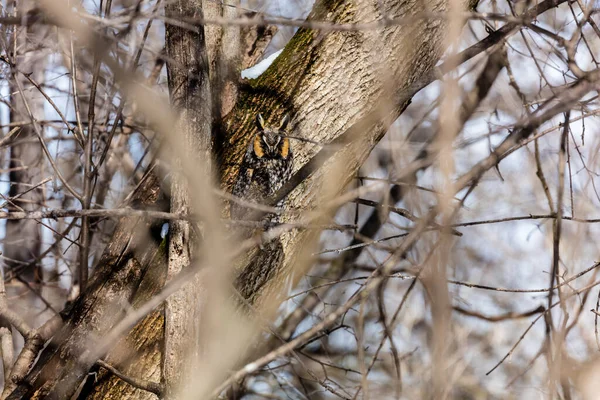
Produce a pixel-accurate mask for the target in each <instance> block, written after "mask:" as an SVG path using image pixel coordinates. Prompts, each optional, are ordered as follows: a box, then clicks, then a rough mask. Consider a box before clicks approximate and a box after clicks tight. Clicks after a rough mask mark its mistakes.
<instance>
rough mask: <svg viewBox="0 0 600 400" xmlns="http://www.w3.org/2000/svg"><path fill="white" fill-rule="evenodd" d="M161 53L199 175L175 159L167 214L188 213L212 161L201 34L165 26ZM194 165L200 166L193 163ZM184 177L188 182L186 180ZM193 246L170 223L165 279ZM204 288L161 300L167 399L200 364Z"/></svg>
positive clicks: (169, 9)
mask: <svg viewBox="0 0 600 400" xmlns="http://www.w3.org/2000/svg"><path fill="white" fill-rule="evenodd" d="M165 14H166V15H167V17H172V18H175V19H176V18H180V17H181V16H186V17H191V18H201V17H202V15H203V14H202V2H201V1H195V0H179V1H175V2H171V3H169V4H168V5H167V6H166V7H165ZM166 51H167V55H168V56H169V59H170V61H169V62H168V63H167V74H168V78H169V93H170V96H171V104H172V106H173V108H174V109H175V110H176V112H177V113H178V114H179V119H178V123H177V126H176V128H175V129H177V131H178V133H179V138H181V139H183V140H184V141H185V143H186V146H185V149H186V150H187V151H188V154H187V155H183V157H189V158H190V159H191V160H193V161H197V162H196V163H194V165H201V167H200V168H201V170H200V171H194V174H191V173H190V172H191V171H187V172H188V174H187V175H186V174H184V172H185V171H183V167H182V166H183V163H182V160H181V159H179V158H176V159H174V160H173V161H174V168H175V171H174V174H173V178H172V184H171V212H173V213H183V214H188V213H190V210H191V207H192V206H191V201H190V195H191V193H193V192H192V191H191V190H190V186H189V185H188V182H187V179H191V178H193V176H195V175H196V173H200V174H204V175H205V176H209V175H210V164H211V163H210V158H211V157H212V146H213V139H212V131H211V130H212V124H211V119H212V115H211V114H212V108H211V96H210V80H209V63H208V56H207V51H206V42H205V32H204V28H203V27H199V28H198V31H197V32H193V31H190V30H187V29H182V28H180V27H176V26H173V25H167V27H166ZM198 161H199V162H198ZM186 178H187V179H186ZM196 245H197V238H196V237H195V235H194V232H193V225H192V224H191V223H189V222H188V221H172V222H171V223H170V224H169V259H168V260H169V261H168V268H167V281H168V280H170V279H172V278H173V277H174V276H176V275H177V274H179V273H180V272H181V271H182V270H183V269H184V268H187V267H189V266H190V264H191V262H192V254H193V253H194V250H195V247H196ZM203 293H204V290H203V288H202V286H201V282H200V279H199V278H198V277H196V278H195V279H193V282H191V283H190V284H188V285H186V286H185V287H184V288H182V289H181V290H179V291H178V292H177V293H175V294H173V295H172V296H170V297H169V298H168V299H167V300H166V301H165V346H164V357H163V377H164V382H165V385H166V390H167V392H166V398H168V399H176V398H180V396H181V391H182V390H185V389H186V385H189V384H190V383H191V382H193V379H191V378H192V377H193V372H194V371H193V368H194V366H195V365H197V363H198V362H199V360H200V351H201V349H200V337H201V327H200V323H201V317H202V315H201V314H202V313H201V311H202V310H201V309H202V307H203V302H204V299H203V298H204V297H205V296H203Z"/></svg>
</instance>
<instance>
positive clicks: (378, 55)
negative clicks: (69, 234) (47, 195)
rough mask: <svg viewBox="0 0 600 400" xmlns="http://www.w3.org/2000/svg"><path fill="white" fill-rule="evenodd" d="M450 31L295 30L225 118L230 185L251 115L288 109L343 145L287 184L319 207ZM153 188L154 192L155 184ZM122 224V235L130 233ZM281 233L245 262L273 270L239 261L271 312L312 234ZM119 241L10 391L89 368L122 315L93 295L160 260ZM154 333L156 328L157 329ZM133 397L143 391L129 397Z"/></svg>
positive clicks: (350, 12)
mask: <svg viewBox="0 0 600 400" xmlns="http://www.w3.org/2000/svg"><path fill="white" fill-rule="evenodd" d="M463 4H464V6H465V7H471V8H472V7H474V6H475V4H476V1H474V0H472V1H466V0H465V1H464V2H463ZM446 8H447V3H446V2H445V1H443V0H436V1H431V2H425V1H418V2H416V1H407V0H388V1H370V0H361V1H356V2H353V3H347V2H344V1H331V0H330V1H322V2H319V3H318V4H317V5H316V6H315V9H314V11H313V13H312V14H311V16H310V18H313V19H315V20H325V21H332V22H337V23H340V22H353V21H365V20H373V19H381V17H382V16H381V12H382V11H383V12H385V13H386V15H387V16H388V17H400V16H405V17H408V16H410V15H413V14H417V13H419V12H443V11H445V10H446ZM444 29H445V23H444V21H442V20H440V19H421V18H415V19H414V22H410V23H406V24H402V25H400V26H389V27H386V28H383V29H379V30H372V31H366V32H320V31H316V30H311V29H301V30H299V31H298V33H297V34H296V35H295V36H294V38H293V39H292V41H291V42H290V43H289V45H288V46H287V47H286V49H285V50H284V52H283V53H282V54H281V56H280V57H279V58H278V59H277V60H276V61H275V63H274V64H273V65H272V66H271V68H270V69H269V70H267V72H266V73H265V74H263V75H262V76H261V77H260V78H259V79H257V80H255V81H251V82H248V83H247V84H246V85H245V86H243V87H242V88H241V91H240V96H239V98H238V101H237V104H236V106H235V107H234V109H233V111H232V112H231V113H230V114H229V115H228V116H227V118H226V119H225V121H224V124H223V131H224V133H225V138H224V142H223V143H221V146H220V147H221V148H222V149H223V152H222V153H221V157H220V161H221V162H222V164H221V165H222V166H223V168H222V171H221V180H222V182H223V184H224V186H226V187H228V186H230V185H231V184H232V182H233V181H234V180H235V177H236V175H237V165H238V164H239V161H240V160H241V156H242V154H243V151H244V149H245V148H246V143H247V140H248V138H249V137H250V135H251V134H252V133H253V129H254V125H253V117H254V114H255V113H256V112H262V113H263V115H265V116H266V117H268V119H270V120H273V121H274V120H277V119H278V118H279V117H280V116H281V115H282V114H283V113H284V112H291V114H292V115H293V117H294V120H295V122H294V125H293V128H294V135H296V136H304V137H307V138H310V139H311V140H314V141H317V142H320V143H335V144H338V145H340V146H339V147H337V148H336V150H335V151H332V152H330V153H329V162H327V163H326V164H325V165H324V166H323V167H321V168H319V169H317V171H316V172H314V173H313V174H311V175H310V176H309V177H307V178H306V179H305V180H304V181H303V182H302V183H301V184H300V185H298V187H297V188H296V189H295V190H294V191H292V192H291V194H290V196H289V198H288V200H287V204H288V207H289V208H291V209H293V208H299V209H302V210H304V209H310V208H312V207H314V206H315V204H316V202H317V200H318V199H319V198H320V197H319V194H320V193H321V192H322V189H323V182H324V178H325V177H327V176H328V175H331V173H332V172H335V171H336V170H337V171H338V173H337V174H336V176H337V178H338V179H336V180H332V181H328V189H327V190H328V191H329V193H330V194H331V195H332V196H333V195H336V194H339V193H340V192H341V191H342V190H343V188H344V186H345V185H346V183H347V182H348V181H349V180H350V179H351V178H352V177H353V176H354V173H355V171H356V169H357V168H358V167H359V166H360V165H361V164H362V163H363V162H364V160H365V159H366V157H367V156H368V154H369V153H370V151H371V149H372V148H373V147H374V146H375V145H376V143H377V142H378V141H379V140H380V139H381V137H382V136H383V134H384V133H385V131H386V129H387V127H388V125H389V124H390V123H391V122H392V121H393V120H394V119H395V118H396V117H397V116H398V115H399V113H400V111H401V110H402V108H403V107H404V105H405V104H406V103H407V102H408V101H409V100H410V97H411V96H412V95H413V94H414V93H415V91H416V89H414V88H418V85H417V83H418V81H419V79H420V78H421V77H423V76H428V74H429V73H430V72H431V71H432V69H433V67H434V66H435V64H436V62H437V61H438V59H439V57H440V55H441V54H442V52H443V44H444ZM294 150H295V159H296V164H295V170H296V171H298V170H300V169H301V168H302V167H303V166H304V165H306V164H307V163H308V162H309V161H310V160H311V159H313V158H314V156H315V154H317V153H318V152H319V150H320V148H319V146H316V145H313V144H306V143H300V142H296V143H294ZM339 163H344V169H343V171H341V172H339V171H340V170H339V169H338V168H337V166H338V165H339ZM155 183H156V184H157V182H155ZM154 190H156V191H158V187H157V186H156V187H155V188H154ZM138 193H139V192H138ZM127 231H128V232H131V230H129V229H128V230H127ZM121 232H123V233H122V234H124V231H121ZM138 235H139V234H136V235H135V236H134V241H137V240H138V239H137V236H138ZM282 239H283V240H282V242H283V243H284V255H285V261H284V262H283V264H282V265H268V264H267V265H264V264H263V265H260V264H259V263H249V264H247V265H250V266H251V268H256V267H258V268H266V269H268V270H269V271H268V272H269V273H268V274H263V273H261V271H249V272H248V268H246V269H245V268H244V267H243V265H242V267H241V268H240V273H241V274H248V276H255V277H258V280H254V281H244V280H238V282H239V284H240V288H239V289H240V291H241V292H245V293H247V295H248V299H249V300H250V301H252V302H253V303H254V306H255V308H256V309H258V310H259V311H263V310H264V311H268V310H269V309H271V310H272V308H273V305H276V304H277V302H271V301H269V298H271V297H272V296H276V295H277V294H278V293H279V292H280V288H281V286H282V285H283V282H284V281H285V280H286V278H287V277H290V276H292V275H293V278H292V279H293V280H294V281H297V280H298V279H299V278H300V277H301V276H302V274H303V268H304V267H305V266H301V268H299V269H297V268H298V267H297V266H295V260H299V259H302V254H301V249H302V248H303V244H305V243H307V242H310V241H311V240H312V239H313V238H312V237H311V236H309V235H308V234H306V233H298V232H293V233H290V234H286V235H285V236H284V237H283V238H282ZM114 240H115V242H113V243H111V245H110V246H109V249H107V251H106V252H105V257H103V260H102V261H101V262H100V264H99V265H98V266H97V268H98V270H97V272H96V274H95V279H94V281H93V283H92V285H91V286H90V288H89V289H88V292H87V293H86V294H85V296H84V297H83V298H82V299H81V300H79V301H78V302H77V303H76V304H75V305H74V307H73V310H72V311H71V313H70V317H69V318H68V320H69V321H72V322H71V323H70V324H69V327H68V328H65V329H64V330H63V332H62V334H61V335H57V338H56V339H55V342H56V346H50V347H48V348H47V349H46V350H45V351H44V352H43V354H42V357H41V359H40V361H38V365H37V366H36V367H35V368H34V369H33V371H32V372H31V373H30V374H29V375H28V377H27V381H26V383H24V384H22V385H20V386H19V388H18V389H17V392H15V393H13V395H12V396H11V399H19V398H21V399H22V398H31V397H29V396H32V395H33V394H40V393H42V392H44V393H47V391H48V390H54V391H56V390H58V386H57V382H58V380H59V379H61V378H63V379H64V377H65V376H68V377H69V378H71V379H70V380H67V381H66V382H65V381H63V382H62V383H61V385H60V387H61V390H65V389H62V388H65V385H67V386H70V387H73V385H74V382H75V381H76V380H77V379H79V380H81V379H82V378H83V376H84V374H85V372H84V371H87V369H86V368H88V369H89V368H90V367H91V364H90V365H81V366H80V367H79V368H74V367H73V364H72V363H73V359H77V358H78V356H79V355H80V354H81V352H82V349H80V348H78V347H77V346H76V345H75V343H76V342H78V343H86V338H87V337H88V336H89V335H97V336H101V335H102V334H103V333H105V332H106V331H107V330H108V329H110V326H111V325H112V324H114V323H115V321H116V320H118V319H119V318H120V317H121V315H111V316H110V318H108V316H107V315H106V313H107V309H106V307H105V306H103V305H102V304H94V303H93V301H94V300H93V299H96V300H95V301H98V299H99V298H100V297H99V290H109V291H110V293H111V294H113V296H116V293H117V292H116V291H115V290H116V289H118V292H119V293H120V295H119V298H120V299H127V298H131V297H133V298H135V297H136V289H137V288H138V286H139V282H140V278H139V277H138V274H141V275H145V272H146V271H147V270H148V266H149V265H151V263H150V260H152V259H155V258H154V257H148V255H147V254H148V253H147V252H150V253H152V254H156V251H157V247H158V246H156V247H152V246H150V249H148V250H145V251H144V254H140V255H137V254H136V253H135V252H127V253H126V254H127V255H128V256H127V257H126V259H125V258H123V257H122V256H121V257H119V256H117V257H115V246H118V245H117V243H118V239H117V238H115V239H114ZM121 246H122V243H121ZM111 249H112V250H111ZM151 249H153V250H151ZM120 250H121V251H119V252H117V254H122V253H123V251H122V250H123V249H122V248H121V249H120ZM115 260H118V261H119V262H115ZM152 265H154V264H152ZM127 271H130V272H129V273H130V274H131V275H130V276H132V277H133V278H134V279H133V278H132V279H129V280H128V281H127V282H123V281H122V279H123V274H124V273H126V272H127ZM292 272H293V273H292ZM128 276H129V275H128ZM263 277H266V279H263ZM119 279H121V280H119ZM100 282H104V285H100ZM100 286H101V287H100ZM113 298H114V297H113ZM148 318H151V316H149V317H148ZM148 318H147V319H146V320H148ZM98 319H100V320H101V321H104V323H103V324H101V325H98V324H96V323H95V324H90V321H94V320H98ZM73 322H76V323H77V325H75V324H74V323H73ZM160 324H162V321H161V319H160V318H155V319H154V320H153V321H152V323H150V324H146V325H144V324H141V325H140V324H139V325H138V326H137V327H136V328H135V330H134V331H135V334H133V333H130V335H129V338H130V339H131V340H133V341H136V342H137V341H139V340H141V339H142V338H144V337H145V335H146V334H147V332H150V333H152V332H156V329H157V327H159V326H161V325H160ZM132 335H134V336H132ZM82 336H83V337H82ZM156 336H157V335H156V334H154V336H153V337H156ZM82 340H83V341H82ZM154 354H155V353H154ZM142 357H143V358H144V359H145V360H146V361H144V363H146V362H147V364H144V365H146V366H148V369H149V370H152V371H155V370H156V369H155V366H156V365H158V363H160V357H146V356H145V355H143V356H142ZM153 362H154V363H156V364H153ZM69 368H70V369H69ZM48 382H50V383H48ZM28 385H31V387H28ZM42 386H43V387H42ZM94 390H95V389H94ZM104 394H105V395H106V396H111V395H112V396H119V392H118V391H111V390H108V391H104ZM120 398H123V397H120ZM129 398H137V397H135V396H134V395H132V396H131V397H129Z"/></svg>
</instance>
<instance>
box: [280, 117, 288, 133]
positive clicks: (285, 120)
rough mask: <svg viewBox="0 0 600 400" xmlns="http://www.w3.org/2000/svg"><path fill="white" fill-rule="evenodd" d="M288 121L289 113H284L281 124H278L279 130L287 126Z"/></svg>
mask: <svg viewBox="0 0 600 400" xmlns="http://www.w3.org/2000/svg"><path fill="white" fill-rule="evenodd" d="M289 122H290V115H289V114H285V115H284V116H283V118H282V119H281V124H280V125H279V130H280V131H284V130H285V128H287V126H288V124H289Z"/></svg>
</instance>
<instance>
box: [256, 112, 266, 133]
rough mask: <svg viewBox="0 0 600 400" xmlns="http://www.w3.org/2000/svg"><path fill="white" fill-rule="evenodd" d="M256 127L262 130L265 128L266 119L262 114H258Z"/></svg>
mask: <svg viewBox="0 0 600 400" xmlns="http://www.w3.org/2000/svg"><path fill="white" fill-rule="evenodd" d="M256 127H257V128H258V130H259V131H261V132H262V131H264V130H265V120H264V118H263V117H262V115H260V114H256Z"/></svg>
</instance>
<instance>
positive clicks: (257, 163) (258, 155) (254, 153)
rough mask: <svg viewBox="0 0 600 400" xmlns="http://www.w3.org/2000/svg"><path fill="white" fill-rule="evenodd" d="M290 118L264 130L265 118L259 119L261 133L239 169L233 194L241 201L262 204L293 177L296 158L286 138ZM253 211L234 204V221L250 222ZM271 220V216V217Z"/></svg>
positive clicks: (259, 131) (253, 141)
mask: <svg viewBox="0 0 600 400" xmlns="http://www.w3.org/2000/svg"><path fill="white" fill-rule="evenodd" d="M288 122H289V118H288V116H287V115H286V116H285V117H283V119H282V121H281V124H280V125H279V127H278V128H273V127H265V123H264V119H263V117H262V116H261V115H260V114H258V115H257V116H256V125H257V128H258V132H257V133H256V134H255V135H254V137H253V138H252V140H251V141H250V143H249V144H248V150H247V151H246V154H245V156H244V160H243V161H242V165H241V166H240V172H239V175H238V177H237V180H236V183H235V186H234V188H233V194H234V195H235V196H237V197H239V198H240V199H242V200H247V201H251V202H253V203H259V204H261V203H263V202H264V200H265V199H267V198H268V197H270V196H272V195H273V194H275V193H276V192H277V191H278V190H279V189H280V188H281V187H282V186H283V184H284V183H285V182H286V181H287V180H288V179H289V178H290V177H291V174H292V167H293V160H294V156H293V153H292V148H291V146H290V140H289V138H287V137H286V135H285V134H286V133H285V132H286V131H285V129H286V127H287V124H288ZM251 212H252V210H250V209H248V208H246V207H243V206H240V205H238V204H235V203H232V205H231V218H232V219H247V218H244V217H247V216H248V214H251ZM270 219H271V220H272V217H270Z"/></svg>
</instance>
